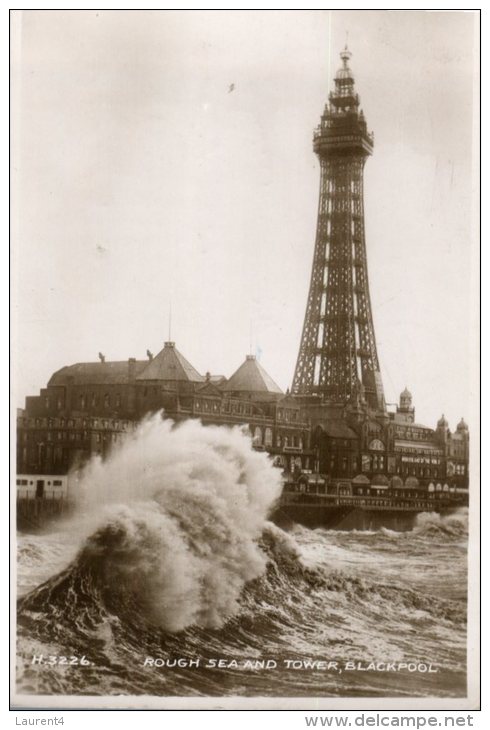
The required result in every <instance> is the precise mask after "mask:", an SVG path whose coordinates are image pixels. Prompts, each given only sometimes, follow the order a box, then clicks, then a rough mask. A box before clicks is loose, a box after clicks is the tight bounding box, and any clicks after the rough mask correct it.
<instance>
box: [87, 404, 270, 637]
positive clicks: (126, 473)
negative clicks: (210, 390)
mask: <svg viewBox="0 0 490 730" xmlns="http://www.w3.org/2000/svg"><path fill="white" fill-rule="evenodd" d="M280 491H281V483H280V476H279V474H278V472H277V470H275V469H274V468H273V467H272V466H271V464H270V461H269V459H268V457H267V455H266V454H263V453H258V452H255V451H254V450H253V449H252V448H251V442H250V438H249V437H248V436H247V434H246V432H245V431H244V430H243V429H242V428H238V427H237V428H231V429H230V428H223V427H214V426H207V427H204V426H203V425H202V424H201V423H200V422H198V421H186V422H184V423H183V424H182V425H178V426H176V425H175V424H173V423H172V422H171V421H168V420H163V419H162V417H161V415H160V414H157V415H155V416H153V417H152V418H149V419H148V420H146V421H144V422H143V423H142V424H141V425H140V427H139V428H138V429H137V430H136V432H135V433H134V434H133V435H132V436H131V437H130V438H129V439H128V440H127V441H126V442H125V443H124V444H123V445H121V446H120V447H117V448H116V449H114V450H113V452H112V453H111V455H110V457H109V458H108V459H107V460H105V461H103V462H102V461H101V460H100V459H95V460H93V461H92V462H90V463H89V464H88V465H87V467H86V468H85V470H84V472H83V473H82V475H81V478H80V480H79V484H78V488H77V494H76V495H75V498H76V500H77V502H78V510H79V511H80V510H81V511H82V512H83V515H84V517H83V520H82V524H83V532H84V533H85V535H86V536H88V537H87V538H86V540H85V543H84V546H83V548H82V550H81V551H80V553H79V556H78V561H79V564H80V563H81V564H84V566H85V568H87V566H88V567H89V569H90V573H91V575H92V576H93V578H94V580H95V582H96V585H97V586H98V589H100V590H101V591H103V592H104V593H105V594H106V595H107V596H110V599H111V601H115V600H117V596H124V600H125V602H128V603H130V604H132V605H135V606H138V607H143V611H144V614H145V616H147V617H149V618H150V619H151V621H152V622H155V623H157V624H158V625H159V626H160V627H162V628H163V629H165V630H167V631H179V630H182V629H184V628H185V627H187V626H190V625H198V626H205V627H219V626H221V625H223V623H224V622H225V621H226V620H227V619H228V618H230V617H231V616H233V615H234V614H235V613H236V612H237V611H238V599H239V597H240V595H241V592H242V590H243V587H244V585H245V583H247V582H248V581H250V580H253V579H254V578H257V577H259V576H260V575H262V574H263V573H264V571H265V567H266V556H265V554H264V552H263V551H262V550H261V548H260V547H259V545H258V539H259V538H260V536H261V534H262V531H263V528H264V524H265V521H266V520H267V516H268V514H269V512H270V510H271V508H272V507H273V505H274V503H275V502H276V500H277V498H278V497H279V495H280ZM78 520H79V515H78V517H77V521H78ZM78 529H80V527H78Z"/></svg>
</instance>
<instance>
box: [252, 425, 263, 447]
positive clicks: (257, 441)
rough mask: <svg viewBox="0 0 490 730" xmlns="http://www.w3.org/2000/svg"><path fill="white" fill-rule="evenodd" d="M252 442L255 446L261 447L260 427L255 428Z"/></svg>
mask: <svg viewBox="0 0 490 730" xmlns="http://www.w3.org/2000/svg"><path fill="white" fill-rule="evenodd" d="M253 442H254V444H255V445H256V446H262V429H261V428H260V426H256V427H255V431H254V437H253Z"/></svg>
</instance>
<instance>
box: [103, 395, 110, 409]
mask: <svg viewBox="0 0 490 730" xmlns="http://www.w3.org/2000/svg"><path fill="white" fill-rule="evenodd" d="M110 405H111V399H110V396H109V393H106V394H105V395H104V408H109V406H110Z"/></svg>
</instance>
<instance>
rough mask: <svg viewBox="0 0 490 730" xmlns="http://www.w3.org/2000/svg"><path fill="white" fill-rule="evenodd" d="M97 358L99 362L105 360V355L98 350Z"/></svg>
mask: <svg viewBox="0 0 490 730" xmlns="http://www.w3.org/2000/svg"><path fill="white" fill-rule="evenodd" d="M99 360H100V362H105V355H103V354H102V353H101V352H99Z"/></svg>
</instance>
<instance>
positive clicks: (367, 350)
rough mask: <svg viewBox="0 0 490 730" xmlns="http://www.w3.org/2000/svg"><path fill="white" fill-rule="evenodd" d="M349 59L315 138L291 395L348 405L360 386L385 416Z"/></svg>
mask: <svg viewBox="0 0 490 730" xmlns="http://www.w3.org/2000/svg"><path fill="white" fill-rule="evenodd" d="M351 56H352V54H351V52H350V51H349V49H348V47H347V43H346V45H345V48H344V49H343V50H342V51H341V52H340V58H341V61H342V66H341V67H340V68H339V70H338V71H337V73H336V74H335V77H334V89H333V91H332V92H331V93H330V94H329V97H328V102H327V104H326V106H325V109H324V112H323V114H322V117H321V120H320V125H319V127H318V128H317V129H316V130H315V133H314V137H313V148H314V151H315V152H316V154H317V155H318V157H319V160H320V202H319V209H318V222H317V234H316V242H315V252H314V258H313V268H312V273H311V281H310V290H309V295H308V302H307V306H306V314H305V320H304V325H303V333H302V336H301V344H300V349H299V354H298V360H297V363H296V369H295V373H294V379H293V388H292V389H293V393H295V394H297V395H304V396H317V397H320V398H321V399H322V400H323V401H328V402H330V403H337V404H346V403H348V402H349V401H350V399H351V397H353V396H355V394H356V392H357V390H358V388H359V383H362V386H363V388H364V392H365V397H366V400H367V403H368V405H369V406H370V407H371V408H373V409H375V410H378V411H383V412H384V411H385V410H386V406H385V400H384V395H383V386H382V382H381V374H380V369H379V362H378V354H377V350H376V340H375V335H374V325H373V319H372V313H371V301H370V296H369V284H368V272H367V257H366V243H365V238H364V205H363V172H364V163H365V161H366V159H367V157H368V156H369V155H371V153H372V151H373V137H372V135H371V134H369V133H368V131H367V125H366V121H365V119H364V115H363V114H362V112H360V111H359V104H360V100H359V95H358V94H357V93H356V91H355V88H354V76H353V74H352V71H351V69H350V67H349V60H350V58H351Z"/></svg>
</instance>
